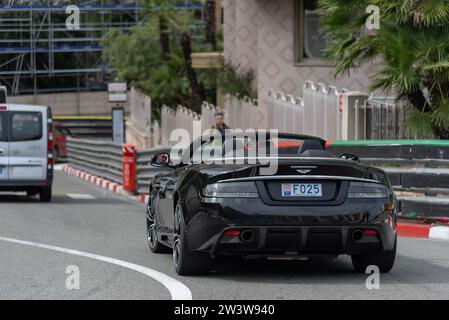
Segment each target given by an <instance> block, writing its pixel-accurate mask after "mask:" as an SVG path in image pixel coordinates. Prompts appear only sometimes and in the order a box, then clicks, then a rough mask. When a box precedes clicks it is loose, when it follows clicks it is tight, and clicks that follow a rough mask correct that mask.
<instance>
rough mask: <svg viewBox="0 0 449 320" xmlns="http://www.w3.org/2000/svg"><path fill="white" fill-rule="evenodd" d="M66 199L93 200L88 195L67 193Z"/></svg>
mask: <svg viewBox="0 0 449 320" xmlns="http://www.w3.org/2000/svg"><path fill="white" fill-rule="evenodd" d="M67 197H69V198H72V199H73V200H95V197H93V196H91V195H90V194H78V193H68V194H67Z"/></svg>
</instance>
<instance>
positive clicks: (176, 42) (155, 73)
mask: <svg viewBox="0 0 449 320" xmlns="http://www.w3.org/2000/svg"><path fill="white" fill-rule="evenodd" d="M143 2H144V5H145V7H146V10H145V19H144V20H143V21H142V23H141V24H140V25H139V26H137V27H135V28H133V29H132V30H131V31H130V32H129V33H123V32H120V31H118V30H111V31H109V32H108V33H107V35H106V36H105V37H104V38H103V45H104V47H105V49H104V56H105V60H106V61H107V63H108V64H109V65H110V66H111V67H112V68H113V69H115V77H116V78H117V79H118V80H125V81H127V82H129V83H130V84H132V85H133V86H135V87H137V88H138V89H140V90H141V91H142V92H144V93H145V94H147V95H149V96H151V98H152V104H153V106H154V108H153V110H154V111H155V117H156V118H158V116H159V111H160V108H161V107H162V106H163V105H168V106H174V107H175V106H177V105H178V104H182V105H185V106H188V107H190V108H191V109H193V110H195V111H199V109H200V107H201V104H202V102H203V101H204V100H208V101H211V102H214V101H215V94H216V81H215V80H214V79H213V77H212V76H211V75H210V73H211V71H208V70H201V71H198V70H194V69H193V68H192V65H191V58H190V53H191V52H192V51H199V50H206V49H207V48H202V47H200V46H198V45H197V44H196V43H193V41H192V37H191V34H190V30H189V25H190V24H192V23H194V22H195V18H194V17H193V16H192V15H191V14H190V13H188V12H180V11H176V10H175V9H174V8H173V6H171V3H172V2H171V1H167V0H145V1H143Z"/></svg>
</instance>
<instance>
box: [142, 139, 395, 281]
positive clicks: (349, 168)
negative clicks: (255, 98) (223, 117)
mask: <svg viewBox="0 0 449 320" xmlns="http://www.w3.org/2000/svg"><path fill="white" fill-rule="evenodd" d="M251 140H252V141H251ZM229 146H231V147H229ZM267 146H269V147H267ZM208 148H213V149H214V150H215V151H216V150H220V148H222V149H223V151H222V153H220V152H221V151H218V153H219V155H220V156H219V157H217V156H215V157H214V159H213V160H214V161H207V159H204V158H200V159H201V160H200V161H198V159H193V158H194V157H195V155H198V152H200V153H201V154H204V153H208V152H207V150H208ZM238 149H239V150H238ZM259 149H260V150H259ZM262 149H263V151H264V153H265V154H264V156H263V157H261V156H260V152H259V151H262ZM268 149H269V151H268V152H267V150H268ZM197 158H198V157H197ZM267 161H268V162H267ZM270 161H271V162H270ZM174 162H175V161H174V160H173V158H171V155H170V154H168V153H160V154H157V155H156V156H155V157H154V158H153V160H152V165H153V166H155V167H164V168H167V169H169V171H168V173H164V174H161V175H158V176H157V177H156V178H155V179H154V181H153V184H152V186H151V187H150V197H149V201H148V206H147V215H146V217H147V231H148V233H147V236H148V243H149V246H150V249H151V251H152V252H154V253H163V252H173V261H174V265H175V269H176V271H177V273H178V274H180V275H193V274H204V273H207V272H209V271H210V270H211V268H213V262H214V259H215V258H216V257H219V256H240V257H243V258H248V259H251V258H277V257H278V258H279V257H282V258H284V257H291V258H308V257H313V256H332V257H337V256H338V255H342V254H347V255H350V256H351V257H352V262H353V267H354V270H355V271H356V272H365V271H366V268H367V267H368V266H371V265H375V266H378V268H379V270H380V272H382V273H386V272H389V271H390V270H391V269H392V267H393V264H394V260H395V256H396V243H397V233H396V224H397V218H398V204H397V200H396V197H395V195H394V193H393V190H392V188H391V186H390V183H389V181H388V178H387V175H386V174H385V173H384V172H383V171H382V170H380V169H378V168H374V167H371V166H367V165H363V164H360V163H359V159H358V158H357V157H356V156H353V155H342V156H339V157H337V156H335V155H333V154H331V153H330V152H328V151H326V142H325V141H324V140H322V139H320V138H316V137H309V136H301V135H293V134H278V135H276V136H275V137H274V136H273V137H272V136H270V135H264V136H263V137H260V136H259V135H256V137H253V138H252V139H249V140H248V139H246V137H243V135H235V136H234V137H233V138H231V141H229V139H226V140H225V141H224V142H220V143H217V141H214V138H213V137H210V138H209V137H202V138H201V139H199V140H197V141H195V142H194V143H192V144H191V145H190V148H187V149H186V150H185V152H184V154H183V155H182V157H181V159H180V160H179V161H176V164H175V163H174ZM268 163H270V164H275V167H276V170H275V171H273V172H271V173H270V174H269V175H267V174H266V172H264V169H267V167H268Z"/></svg>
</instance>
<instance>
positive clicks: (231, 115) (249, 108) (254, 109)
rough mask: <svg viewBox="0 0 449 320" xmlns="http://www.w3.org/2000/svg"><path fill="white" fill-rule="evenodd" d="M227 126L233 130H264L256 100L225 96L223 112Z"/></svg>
mask: <svg viewBox="0 0 449 320" xmlns="http://www.w3.org/2000/svg"><path fill="white" fill-rule="evenodd" d="M223 111H225V113H226V122H227V124H228V125H229V126H230V127H232V128H235V129H255V130H257V129H266V128H264V127H263V124H262V123H261V121H260V117H261V113H260V108H259V106H258V103H257V100H252V99H250V98H248V97H245V98H243V99H241V98H239V97H235V96H231V95H226V97H225V105H224V110H223Z"/></svg>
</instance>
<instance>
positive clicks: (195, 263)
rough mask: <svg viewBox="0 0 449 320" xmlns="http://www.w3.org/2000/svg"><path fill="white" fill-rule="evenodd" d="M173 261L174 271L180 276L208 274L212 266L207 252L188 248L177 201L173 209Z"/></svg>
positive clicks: (182, 218) (180, 210)
mask: <svg viewBox="0 0 449 320" xmlns="http://www.w3.org/2000/svg"><path fill="white" fill-rule="evenodd" d="M173 262H174V265H175V270H176V272H177V273H178V274H179V275H181V276H191V275H204V274H208V273H209V272H210V271H211V268H212V259H211V258H210V256H209V255H208V254H206V253H199V252H192V251H190V250H189V249H188V245H187V236H186V225H185V222H184V217H183V214H182V208H181V205H180V204H179V203H178V205H177V206H176V210H175V241H174V244H173Z"/></svg>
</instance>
